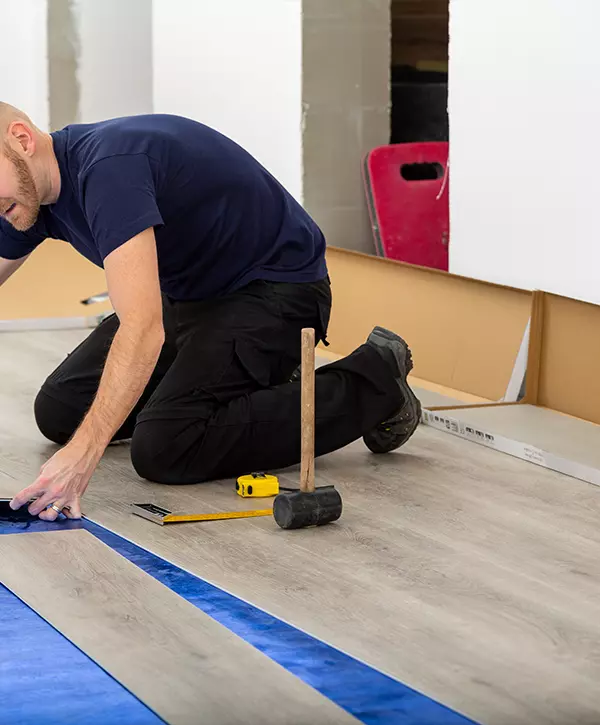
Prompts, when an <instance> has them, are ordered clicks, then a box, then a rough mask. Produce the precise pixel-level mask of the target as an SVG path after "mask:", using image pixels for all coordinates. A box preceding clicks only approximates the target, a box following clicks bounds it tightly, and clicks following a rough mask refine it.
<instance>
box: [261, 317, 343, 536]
mask: <svg viewBox="0 0 600 725" xmlns="http://www.w3.org/2000/svg"><path fill="white" fill-rule="evenodd" d="M300 386H301V408H302V411H301V427H302V429H301V445H302V447H301V450H300V490H299V491H293V492H291V493H289V492H286V493H280V494H279V495H278V496H277V497H276V498H275V501H274V503H273V516H274V517H275V521H276V522H277V524H278V525H279V526H281V528H282V529H302V528H304V527H306V526H323V525H324V524H330V523H331V522H332V521H337V520H338V519H339V518H340V516H341V515H342V497H341V496H340V494H339V493H338V492H337V491H336V490H335V487H334V486H322V487H319V488H315V331H314V330H313V329H312V328H307V329H304V330H302V367H301V378H300Z"/></svg>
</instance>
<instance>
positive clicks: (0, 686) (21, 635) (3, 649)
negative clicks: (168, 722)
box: [0, 522, 163, 725]
mask: <svg viewBox="0 0 600 725" xmlns="http://www.w3.org/2000/svg"><path fill="white" fill-rule="evenodd" d="M40 523H41V522H40ZM0 633H1V634H0V636H1V639H2V643H1V645H0V703H1V705H0V723H5V724H6V725H16V724H17V723H18V724H19V725H80V723H86V725H162V724H163V720H161V719H160V718H159V717H157V716H156V715H155V714H154V713H153V712H152V711H151V710H149V709H148V708H147V707H146V706H145V705H143V704H142V703H141V702H140V701H139V700H138V699H137V698H136V697H135V696H134V695H132V694H131V693H130V692H129V691H128V690H126V689H125V688H124V687H123V686H122V685H120V684H119V683H118V682H117V681H116V680H114V679H113V678H112V677H111V676H110V675H109V674H108V673H106V672H105V671H104V670H103V669H101V668H100V667H99V666H98V665H97V664H95V663H94V662H92V660H91V659H89V657H88V656H87V655H85V654H84V653H83V652H81V651H80V650H79V649H78V648H77V647H75V645H73V644H72V643H71V642H69V641H68V640H67V639H65V637H63V636H62V634H60V633H59V632H57V631H56V630H55V629H54V628H53V627H52V626H50V625H49V624H48V623H47V622H46V621H45V620H43V619H42V618H41V617H39V616H38V615H37V614H36V613H35V612H34V611H33V610H31V609H30V608H29V607H28V606H27V605H26V604H24V603H23V602H22V601H21V600H20V599H18V598H17V597H16V596H15V595H14V594H13V593H12V592H9V591H8V589H6V588H5V587H3V586H2V585H0Z"/></svg>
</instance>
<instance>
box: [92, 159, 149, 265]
mask: <svg viewBox="0 0 600 725" xmlns="http://www.w3.org/2000/svg"><path fill="white" fill-rule="evenodd" d="M82 189H83V208H84V210H85V215H86V218H87V221H88V224H89V225H90V229H91V232H92V235H93V237H94V241H95V243H96V245H97V247H98V250H99V252H100V256H101V257H102V260H104V259H105V258H106V257H107V256H108V255H109V254H110V253H111V252H113V251H114V250H115V249H117V248H118V247H120V246H121V245H122V244H124V243H125V242H126V241H128V240H129V239H131V238H132V237H135V236H136V235H137V234H140V233H141V232H143V231H144V230H145V229H148V228H149V227H154V226H158V225H161V224H163V219H162V216H161V214H160V211H159V209H158V205H157V203H156V191H155V188H154V180H153V177H152V169H151V168H150V161H149V159H148V157H147V156H146V155H145V154H125V155H122V156H111V157H108V158H105V159H101V160H100V161H97V162H96V163H95V164H94V165H93V166H92V167H91V168H90V169H89V170H88V171H87V172H86V174H85V177H84V179H83V185H82Z"/></svg>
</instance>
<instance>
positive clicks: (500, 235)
mask: <svg viewBox="0 0 600 725" xmlns="http://www.w3.org/2000/svg"><path fill="white" fill-rule="evenodd" d="M450 15H451V19H450V22H451V32H450V129H451V138H450V154H451V159H450V169H451V177H452V184H451V185H450V194H451V201H450V207H451V229H452V242H451V255H450V268H451V271H453V272H456V273H459V274H465V275H469V276H473V277H477V278H480V279H487V280H492V281H495V282H501V283H504V284H510V285H515V286H519V287H524V288H528V289H534V288H540V289H544V290H547V291H550V292H556V293H558V294H563V295H567V296H570V297H575V298H578V299H583V300H587V301H590V302H596V303H598V302H600V285H599V284H598V269H599V268H600V244H598V240H597V236H598V233H597V228H598V224H597V209H598V183H597V179H596V175H597V171H596V170H597V168H598V166H599V165H600V146H599V145H598V144H597V143H596V141H595V139H596V136H597V129H598V126H599V125H600V72H599V70H600V58H599V57H598V52H597V44H598V41H597V29H598V27H599V24H600V3H598V2H597V0H570V2H567V1H566V0H527V2H523V0H503V1H502V2H498V0H452V2H451V13H450Z"/></svg>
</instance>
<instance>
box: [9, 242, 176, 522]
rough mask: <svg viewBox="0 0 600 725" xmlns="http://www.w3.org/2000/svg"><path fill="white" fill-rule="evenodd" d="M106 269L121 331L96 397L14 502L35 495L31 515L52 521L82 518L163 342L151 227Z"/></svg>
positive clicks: (122, 249)
mask: <svg viewBox="0 0 600 725" xmlns="http://www.w3.org/2000/svg"><path fill="white" fill-rule="evenodd" d="M104 269H105V271H106V279H107V282H108V292H109V294H110V298H111V301H112V303H113V307H114V309H115V312H116V314H117V317H118V318H119V328H118V330H117V332H116V334H115V336H114V339H113V342H112V344H111V347H110V350H109V353H108V357H107V359H106V364H105V366H104V371H103V373H102V378H101V380H100V386H99V388H98V393H97V395H96V398H95V399H94V402H93V403H92V406H91V407H90V409H89V411H88V412H87V414H86V416H85V418H84V419H83V421H82V423H81V425H80V426H79V428H78V429H77V431H76V432H75V433H74V435H73V437H72V438H71V440H70V441H69V443H68V444H67V445H66V446H65V447H64V448H63V449H62V450H60V451H58V453H56V454H55V455H54V456H52V458H51V459H50V460H49V461H48V462H47V463H46V465H45V466H44V467H43V468H42V470H41V472H40V475H39V476H38V478H37V480H36V481H35V483H33V484H32V485H31V486H29V487H28V488H26V489H24V490H23V491H21V492H20V493H18V494H17V495H16V496H15V497H14V498H13V500H12V501H11V507H12V508H13V509H17V508H20V507H21V506H23V505H24V504H26V503H27V502H28V501H29V500H30V499H31V498H33V497H34V496H36V497H39V498H38V499H37V500H36V501H35V502H33V503H32V504H31V505H30V506H29V511H30V513H32V514H40V518H43V519H45V520H47V521H52V520H54V519H55V518H56V517H57V516H58V512H57V511H55V510H54V509H52V508H49V509H48V508H47V507H48V506H52V504H54V505H55V506H56V508H59V509H60V508H61V507H64V506H69V507H70V508H71V511H70V512H69V511H68V510H66V511H65V513H66V514H67V515H70V516H71V517H72V518H79V517H80V516H81V509H80V503H79V501H80V498H81V496H82V494H83V492H84V491H85V490H86V488H87V486H88V483H89V481H90V478H91V477H92V474H93V472H94V470H95V468H96V466H97V465H98V462H99V461H100V459H101V458H102V455H103V453H104V451H105V449H106V447H107V446H108V444H109V443H110V441H111V440H112V438H113V436H114V435H115V433H116V432H117V431H118V430H119V428H120V427H121V426H122V425H123V423H124V422H125V420H126V419H127V416H128V415H129V414H130V413H131V411H132V410H133V408H134V407H135V405H136V403H137V402H138V400H139V399H140V397H141V395H142V393H143V392H144V389H145V387H146V385H147V384H148V381H149V380H150V376H151V375H152V372H153V371H154V368H155V366H156V362H157V360H158V357H159V355H160V351H161V348H162V345H163V342H164V337H165V333H164V327H163V319H162V298H161V293H160V283H159V278H158V260H157V252H156V240H155V238H154V230H153V229H152V228H150V229H146V231H144V232H142V233H141V234H138V235H137V236H136V237H133V239H130V240H129V241H128V242H126V243H125V244H123V245H122V246H120V247H118V248H117V249H115V251H114V252H112V253H111V254H109V255H108V256H107V257H106V259H105V260H104Z"/></svg>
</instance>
